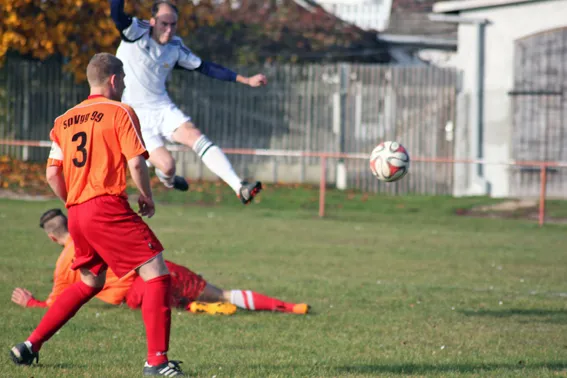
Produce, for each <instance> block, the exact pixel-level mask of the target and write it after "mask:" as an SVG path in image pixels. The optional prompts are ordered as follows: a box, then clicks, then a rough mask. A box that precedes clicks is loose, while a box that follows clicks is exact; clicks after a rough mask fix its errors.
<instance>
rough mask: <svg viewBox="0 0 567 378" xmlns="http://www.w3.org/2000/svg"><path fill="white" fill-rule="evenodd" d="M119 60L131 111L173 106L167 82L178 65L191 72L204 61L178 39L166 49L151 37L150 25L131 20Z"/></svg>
mask: <svg viewBox="0 0 567 378" xmlns="http://www.w3.org/2000/svg"><path fill="white" fill-rule="evenodd" d="M116 56H117V57H118V58H119V59H120V60H121V61H122V63H123V64H124V73H125V74H126V77H125V79H124V83H125V84H126V89H125V90H124V94H123V95H122V101H123V102H125V103H127V104H129V105H131V106H132V107H134V108H135V107H138V106H144V107H160V106H162V105H164V104H168V103H171V99H170V98H169V95H168V94H167V90H166V86H165V83H166V80H167V78H168V76H169V75H170V74H171V71H172V70H173V68H174V67H175V66H176V65H179V66H180V67H182V68H185V69H188V70H194V69H196V68H198V67H199V66H200V65H201V63H202V61H201V58H199V57H198V56H196V55H195V54H193V53H192V52H191V50H189V49H188V48H187V47H186V46H185V45H184V44H183V42H182V40H181V38H179V37H177V36H175V37H173V39H172V40H171V41H170V42H169V43H167V44H166V45H161V44H159V43H157V42H156V41H154V40H153V39H152V38H151V37H150V24H149V22H147V21H142V20H139V19H138V18H136V17H133V18H132V24H131V25H130V26H129V27H128V28H126V29H124V30H123V31H122V41H121V42H120V46H118V50H117V52H116Z"/></svg>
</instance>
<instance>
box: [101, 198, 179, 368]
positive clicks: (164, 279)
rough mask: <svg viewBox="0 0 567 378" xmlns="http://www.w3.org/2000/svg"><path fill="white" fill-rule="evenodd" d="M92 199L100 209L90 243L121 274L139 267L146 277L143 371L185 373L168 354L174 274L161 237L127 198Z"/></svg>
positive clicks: (115, 271)
mask: <svg viewBox="0 0 567 378" xmlns="http://www.w3.org/2000/svg"><path fill="white" fill-rule="evenodd" d="M91 201H93V204H95V205H97V206H96V208H97V209H100V211H99V212H98V213H96V216H95V217H94V218H93V221H94V222H93V225H92V234H91V235H92V237H93V240H91V243H92V244H93V245H94V246H95V248H97V250H100V251H101V252H100V255H101V257H102V258H103V259H104V260H105V261H107V262H108V265H109V267H110V268H111V269H112V271H113V272H114V273H115V274H116V275H117V276H118V277H119V278H122V277H124V276H125V275H126V274H128V273H129V272H131V271H132V270H136V271H137V273H138V274H139V276H140V277H141V278H142V279H143V280H144V286H145V287H144V296H143V301H142V318H143V321H144V326H145V329H146V340H147V345H148V355H147V361H146V364H145V366H144V370H143V373H144V375H167V376H176V377H177V376H182V372H181V369H180V368H179V366H178V363H177V362H175V361H169V360H168V358H167V352H168V349H169V335H170V328H171V308H170V296H171V293H170V291H171V277H170V275H169V272H168V270H167V267H166V266H165V263H164V262H163V257H162V255H161V253H162V251H163V247H162V245H161V243H160V241H159V240H158V239H157V237H156V236H155V234H154V233H153V232H152V230H151V229H150V228H149V227H148V225H147V224H146V223H145V222H144V221H143V220H142V218H140V216H139V215H138V214H136V213H135V212H134V210H132V208H131V207H130V205H129V203H128V201H127V200H126V199H124V198H121V197H115V196H103V197H97V198H94V199H93V200H91ZM109 214H112V215H111V216H109ZM166 373H167V374H166Z"/></svg>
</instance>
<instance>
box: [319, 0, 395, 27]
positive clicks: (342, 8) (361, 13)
mask: <svg viewBox="0 0 567 378" xmlns="http://www.w3.org/2000/svg"><path fill="white" fill-rule="evenodd" d="M317 3H318V4H319V5H321V6H322V7H323V8H324V9H325V10H326V11H327V12H329V13H332V14H334V15H335V16H337V17H339V18H340V19H342V20H345V21H347V22H350V23H352V24H355V25H356V26H358V27H359V28H361V29H365V30H376V31H379V32H381V31H383V30H385V29H386V28H387V27H388V21H389V19H390V11H391V9H392V0H317Z"/></svg>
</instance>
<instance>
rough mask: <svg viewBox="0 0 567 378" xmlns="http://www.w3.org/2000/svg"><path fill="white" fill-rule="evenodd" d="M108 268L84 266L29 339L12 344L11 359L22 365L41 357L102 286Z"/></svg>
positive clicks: (29, 363)
mask: <svg viewBox="0 0 567 378" xmlns="http://www.w3.org/2000/svg"><path fill="white" fill-rule="evenodd" d="M105 277H106V270H104V271H101V272H99V273H98V274H97V275H95V274H93V273H92V272H91V271H89V270H88V269H84V268H83V269H81V281H80V282H77V283H75V284H73V285H71V286H69V287H68V288H67V289H65V290H64V291H63V293H61V295H60V296H59V297H57V299H56V300H55V302H54V303H53V305H52V306H51V307H50V308H49V310H47V312H46V313H45V315H44V316H43V318H42V319H41V321H40V322H39V325H38V326H37V328H36V329H35V330H34V331H33V332H32V334H31V335H30V336H29V337H28V339H27V340H26V341H25V342H23V343H20V344H18V345H16V346H14V347H13V348H12V350H11V351H10V356H11V357H12V361H14V362H15V363H16V364H19V365H31V364H32V363H33V361H34V359H35V360H38V361H39V350H40V349H41V347H42V345H43V343H45V342H46V341H47V340H49V339H50V338H51V337H52V336H53V335H54V334H55V333H56V332H57V331H58V330H59V329H61V327H63V325H65V323H67V322H68V321H69V320H70V319H71V318H72V317H73V316H75V314H76V313H77V311H79V309H80V308H81V307H82V306H83V305H84V304H85V303H87V302H88V301H89V300H90V299H91V298H93V297H94V296H95V295H97V294H98V293H99V292H100V291H101V290H102V288H103V286H104V282H105Z"/></svg>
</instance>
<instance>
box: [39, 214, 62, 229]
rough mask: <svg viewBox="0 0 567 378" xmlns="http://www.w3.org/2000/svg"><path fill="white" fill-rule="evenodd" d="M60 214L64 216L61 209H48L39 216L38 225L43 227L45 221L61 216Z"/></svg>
mask: <svg viewBox="0 0 567 378" xmlns="http://www.w3.org/2000/svg"><path fill="white" fill-rule="evenodd" d="M61 215H62V216H65V214H63V212H62V211H61V209H49V210H47V211H46V212H45V213H43V214H41V217H40V218H39V227H41V228H44V227H45V224H46V223H47V222H49V221H50V220H52V219H53V218H55V217H58V216H61Z"/></svg>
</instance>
